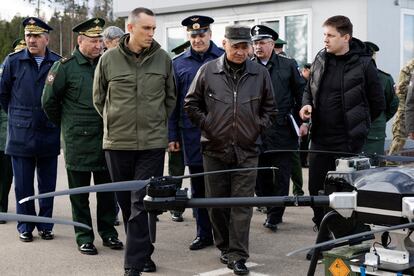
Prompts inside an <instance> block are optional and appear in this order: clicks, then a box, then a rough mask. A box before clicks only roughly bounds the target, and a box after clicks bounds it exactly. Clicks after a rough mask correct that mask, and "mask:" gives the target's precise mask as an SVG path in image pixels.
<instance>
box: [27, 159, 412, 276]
mask: <svg viewBox="0 0 414 276" xmlns="http://www.w3.org/2000/svg"><path fill="white" fill-rule="evenodd" d="M311 152H312V151H311ZM313 152H315V151H313ZM318 153H320V152H319V151H318ZM328 153H330V154H336V155H342V156H343V155H346V156H350V155H352V154H349V153H332V152H328ZM375 158H381V159H384V160H388V161H392V162H413V161H414V158H412V157H403V156H375ZM250 169H275V168H250ZM236 170H237V171H239V170H246V169H236ZM232 171H235V170H228V171H219V172H205V173H200V174H194V175H188V176H163V177H158V178H150V179H147V180H134V181H126V182H117V183H110V184H101V185H96V186H90V187H81V188H75V189H69V190H65V191H58V192H53V193H46V194H40V195H35V196H31V197H28V198H26V199H23V200H21V201H20V202H25V201H28V200H33V199H38V198H46V197H53V196H59V195H72V194H80V193H89V192H109V191H112V192H113V191H131V190H141V189H144V188H145V189H146V192H147V194H146V196H145V198H144V207H145V209H146V210H147V211H148V214H149V216H148V217H149V231H150V238H151V240H152V242H155V240H156V216H157V215H158V214H161V213H162V212H165V211H184V209H185V208H217V207H218V208H231V207H236V206H249V207H250V206H267V207H269V206H275V207H283V206H286V207H295V206H311V207H324V208H327V210H330V211H329V212H328V213H327V214H326V216H325V217H324V219H323V221H322V223H321V225H320V229H319V233H318V237H317V239H316V243H317V244H316V245H313V246H310V247H305V248H302V249H299V250H296V251H294V252H291V253H289V254H290V255H291V254H295V253H297V252H301V251H304V250H309V249H312V250H313V254H312V259H311V262H310V266H309V270H308V275H314V273H315V268H316V265H317V261H318V257H319V255H320V253H321V252H322V251H327V250H330V249H332V248H334V247H338V246H343V245H354V244H359V243H362V242H366V241H368V240H372V239H373V238H374V235H373V234H375V233H386V234H383V235H382V237H381V238H382V241H381V242H379V243H378V242H373V243H372V245H371V247H370V249H369V251H368V252H364V254H362V255H361V258H360V259H359V260H358V262H357V263H356V265H355V266H356V267H357V268H361V267H363V268H364V269H365V270H364V271H366V272H364V273H378V272H381V273H383V274H368V275H395V273H400V274H399V275H413V272H414V243H412V242H411V239H410V235H411V233H412V231H413V230H412V229H414V168H410V167H377V168H376V167H372V166H371V163H370V158H368V157H365V156H361V155H359V156H352V157H347V158H339V159H338V160H337V167H336V170H335V171H330V172H328V174H327V176H326V179H325V192H326V193H325V194H323V195H319V196H283V197H254V198H247V197H243V198H190V195H189V193H188V190H187V189H178V190H177V189H176V181H177V180H180V179H183V178H188V177H196V176H202V175H206V174H212V173H228V172H232ZM336 223H343V225H344V227H334V226H335V224H336ZM335 228H336V229H338V228H340V229H341V231H339V232H337V231H336V230H335ZM391 231H392V232H391ZM330 236H332V237H333V239H331V237H330ZM390 237H393V240H397V241H400V244H399V245H398V246H394V245H390V243H389V240H390ZM384 273H394V274H384ZM402 273H405V274H402ZM406 273H408V274H406Z"/></svg>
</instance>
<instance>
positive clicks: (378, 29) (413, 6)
mask: <svg viewBox="0 0 414 276" xmlns="http://www.w3.org/2000/svg"><path fill="white" fill-rule="evenodd" d="M113 5H114V13H115V15H116V16H119V17H126V16H127V15H128V13H129V12H130V11H131V10H132V9H134V8H136V7H138V6H142V7H147V8H150V9H152V10H153V11H154V12H155V13H156V15H157V30H156V34H155V38H156V40H157V41H158V42H160V43H161V45H162V46H163V48H164V49H166V50H167V51H170V50H171V49H173V48H174V47H175V46H177V45H179V44H181V43H183V42H184V41H185V40H186V37H185V36H186V34H185V28H184V27H182V26H181V24H180V23H181V20H182V19H183V18H185V17H187V16H190V15H193V14H202V15H208V16H211V17H213V18H214V19H215V23H214V24H213V25H212V31H213V41H214V42H216V43H217V45H221V42H222V39H223V36H224V27H225V26H226V25H228V24H232V23H240V24H244V25H248V26H253V25H255V24H264V25H268V26H270V27H272V28H273V29H275V30H276V31H277V32H278V33H279V36H280V37H281V38H282V39H284V40H286V41H287V45H286V46H285V52H286V53H287V54H288V55H289V56H291V57H294V58H295V59H296V60H297V61H298V63H299V64H303V63H305V62H311V61H312V60H313V58H314V56H315V55H316V53H317V52H318V51H319V50H320V49H322V48H323V33H322V28H321V25H322V23H323V22H324V20H325V19H326V18H328V17H330V16H333V15H338V14H342V15H345V16H348V17H349V18H350V19H351V21H352V22H353V24H354V36H355V37H357V38H359V39H361V40H362V41H365V40H369V41H372V42H374V43H376V44H377V45H378V46H379V47H380V49H381V50H380V52H379V53H378V54H377V64H378V67H379V68H381V69H382V70H384V71H387V72H389V73H391V75H392V76H393V77H394V79H397V78H398V72H399V69H400V68H401V67H402V66H403V65H404V64H405V63H406V62H407V61H408V60H410V59H412V58H414V0H348V1H340V0H308V1H304V0H290V1H287V0H285V1H281V0H273V1H272V0H260V1H259V0H227V1H220V0H198V1H188V0H175V1H170V0H157V1H150V0H141V1H137V2H134V1H127V0H114V1H113Z"/></svg>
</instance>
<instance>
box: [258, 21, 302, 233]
mask: <svg viewBox="0 0 414 276" xmlns="http://www.w3.org/2000/svg"><path fill="white" fill-rule="evenodd" d="M250 33H251V35H252V40H253V49H254V55H255V57H254V58H253V61H255V62H257V63H259V64H261V65H263V66H264V67H266V69H267V70H268V72H269V74H270V78H271V80H272V85H273V89H274V91H273V92H274V93H275V94H274V99H275V103H276V106H277V107H278V114H277V119H276V120H275V122H274V123H273V124H272V125H271V126H270V127H269V128H268V129H266V131H265V132H264V133H263V134H262V141H263V145H262V149H263V151H266V150H274V149H285V150H287V149H296V148H298V135H297V134H296V130H295V129H296V128H295V127H298V126H297V124H298V122H297V121H296V120H294V117H293V116H295V115H296V114H297V112H298V111H299V110H298V107H300V106H301V101H302V93H303V88H304V86H305V82H304V80H303V79H302V77H301V76H300V74H299V72H298V70H297V67H298V65H297V63H296V61H295V60H293V59H289V58H285V57H282V56H280V55H277V54H276V53H275V52H274V45H275V41H277V39H278V37H279V35H278V34H277V32H275V31H274V30H272V29H271V28H269V27H266V26H263V25H256V26H253V27H252V28H251V30H250ZM295 161H296V163H298V164H299V170H298V171H299V174H300V178H301V177H302V175H301V171H302V170H301V168H300V162H299V156H298V155H296V154H295V155H294V153H292V152H281V153H275V154H270V155H269V154H266V153H262V154H260V155H259V165H260V166H277V167H278V168H279V171H278V173H277V175H276V177H275V176H273V175H272V173H269V172H261V171H258V172H257V180H256V194H257V195H259V196H286V195H288V193H289V179H290V176H291V173H292V172H293V170H292V168H293V167H294V165H295V164H296V163H294V162H295ZM294 187H298V189H296V188H294V189H293V190H294V192H295V193H296V194H303V191H302V190H301V184H298V185H297V186H294ZM283 213H284V208H280V207H279V208H277V207H272V208H267V218H266V220H265V222H264V224H263V225H264V227H265V228H267V229H269V230H271V231H276V230H277V228H278V224H279V223H280V222H282V217H283Z"/></svg>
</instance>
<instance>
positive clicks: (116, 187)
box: [19, 180, 149, 204]
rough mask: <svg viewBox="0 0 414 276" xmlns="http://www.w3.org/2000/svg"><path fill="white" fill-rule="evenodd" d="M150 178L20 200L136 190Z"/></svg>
mask: <svg viewBox="0 0 414 276" xmlns="http://www.w3.org/2000/svg"><path fill="white" fill-rule="evenodd" d="M148 183H149V180H132V181H123V182H113V183H108V184H99V185H93V186H86V187H79V188H74V189H68V190H63V191H57V192H51V193H44V194H39V195H33V196H29V197H26V198H23V199H21V200H20V201H19V203H20V204H22V203H24V202H27V201H29V200H33V199H40V198H48V197H54V196H61V195H76V194H85V193H99V192H120V191H135V190H141V189H143V188H145V186H147V184H148Z"/></svg>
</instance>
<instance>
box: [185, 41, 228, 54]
mask: <svg viewBox="0 0 414 276" xmlns="http://www.w3.org/2000/svg"><path fill="white" fill-rule="evenodd" d="M222 54H223V50H221V49H220V48H219V47H217V45H216V44H215V43H214V42H213V41H212V40H210V47H209V49H208V50H207V52H205V53H204V55H207V56H214V57H219V56H221V55H222ZM192 56H193V52H192V51H191V47H190V48H188V50H187V51H185V52H184V54H183V57H185V58H189V57H192Z"/></svg>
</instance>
